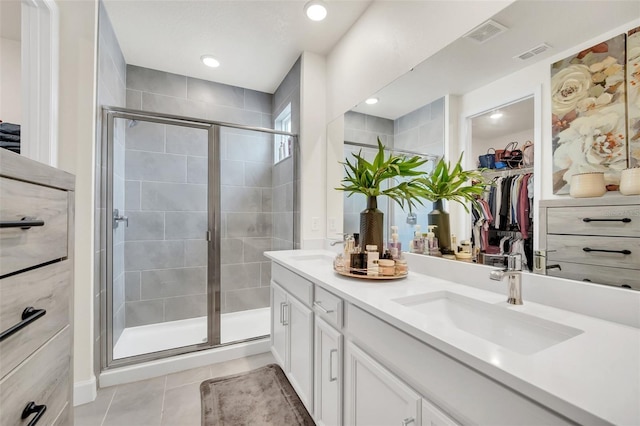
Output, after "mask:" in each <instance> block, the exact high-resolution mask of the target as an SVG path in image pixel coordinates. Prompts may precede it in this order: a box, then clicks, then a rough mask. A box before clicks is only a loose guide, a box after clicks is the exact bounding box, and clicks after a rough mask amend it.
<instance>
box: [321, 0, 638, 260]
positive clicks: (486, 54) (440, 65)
mask: <svg viewBox="0 0 640 426" xmlns="http://www.w3.org/2000/svg"><path fill="white" fill-rule="evenodd" d="M613 3H615V4H613V5H612V2H606V1H582V2H553V3H551V2H532V1H516V2H513V3H511V4H510V5H509V6H507V7H506V8H505V9H503V10H502V11H500V12H499V13H497V14H496V15H495V16H494V17H492V20H493V21H495V22H497V23H499V24H501V25H503V26H505V27H507V30H506V31H505V32H504V33H501V34H498V35H497V36H495V37H493V38H491V39H490V40H488V41H486V42H484V43H476V42H474V41H471V40H469V39H467V38H464V37H462V38H460V39H458V40H456V41H455V42H453V43H451V44H450V45H449V46H447V47H445V48H444V49H442V50H441V51H439V52H438V53H436V54H434V55H433V56H431V57H429V58H427V59H426V60H425V61H424V62H422V63H421V64H419V65H417V66H416V67H414V68H413V69H412V70H411V71H410V72H408V73H407V74H405V75H403V76H402V77H400V78H399V79H397V80H395V81H393V82H391V83H390V84H388V85H387V86H385V87H382V88H380V90H378V91H376V92H375V93H372V94H371V95H370V97H371V98H377V99H378V103H376V104H373V105H371V104H367V103H366V102H365V100H364V99H363V100H362V102H360V103H358V104H357V105H355V106H354V107H353V108H352V109H351V110H350V111H347V112H345V114H344V115H342V116H340V117H337V118H335V119H334V120H333V121H331V122H330V123H329V125H328V131H327V135H328V138H327V140H328V143H327V194H326V196H327V215H326V216H327V238H328V239H330V240H335V239H339V238H341V237H340V235H339V234H340V233H343V232H353V229H352V228H353V227H354V225H353V220H354V219H353V216H354V214H355V213H357V211H358V210H357V208H358V207H357V204H355V203H354V202H352V201H351V200H345V198H344V194H343V193H342V192H340V191H336V190H335V188H336V187H338V186H339V185H340V180H341V178H342V177H343V173H344V172H343V168H342V165H341V164H340V162H342V161H344V159H345V157H347V156H348V155H349V152H350V150H351V149H353V148H355V149H360V148H362V147H361V146H360V145H358V144H375V138H376V137H377V136H380V137H381V139H382V140H383V142H384V141H385V140H386V141H387V143H388V145H389V147H390V148H392V149H394V150H397V151H402V150H404V149H406V150H408V151H411V152H417V153H420V154H425V155H434V156H443V155H444V157H445V158H448V159H450V160H451V159H453V160H454V161H455V159H456V158H457V156H458V155H459V153H460V151H465V159H466V160H465V164H466V166H467V168H475V167H477V161H478V156H479V155H481V154H484V153H486V152H487V149H488V148H495V149H504V147H505V146H506V145H507V143H508V142H511V141H512V140H513V141H517V142H518V145H519V148H522V146H523V145H524V144H525V143H526V142H527V141H528V140H531V141H532V142H533V143H534V144H538V145H536V147H535V157H536V158H535V161H534V167H535V172H537V173H538V175H539V176H540V178H539V179H534V182H535V185H536V188H535V191H534V192H535V195H536V197H535V198H534V200H533V203H532V206H531V209H532V213H531V215H532V216H533V217H536V216H537V213H538V206H537V198H541V197H540V195H541V191H542V190H541V187H544V185H546V184H547V183H548V182H546V181H545V179H546V178H545V176H542V175H543V174H544V173H541V171H542V172H544V171H545V170H546V169H547V168H546V166H545V165H544V164H543V163H544V161H545V160H546V161H547V162H548V161H551V160H550V158H551V154H550V152H544V151H545V149H544V148H545V147H541V146H540V144H541V143H543V142H544V141H545V140H547V139H549V138H548V137H544V132H545V131H546V127H545V126H543V123H545V122H544V117H545V115H544V114H546V112H547V111H548V107H547V106H544V103H545V102H547V103H548V97H547V96H546V95H545V94H544V90H546V88H545V85H546V84H548V79H549V65H550V63H551V62H552V59H553V58H554V55H556V56H557V55H559V54H561V53H562V52H565V51H568V50H571V49H578V50H580V49H579V48H578V47H577V46H581V45H583V44H584V43H586V42H588V41H589V40H591V39H594V38H597V37H600V36H602V35H603V34H606V33H607V32H611V31H613V30H615V29H616V28H618V27H622V26H625V25H627V24H628V23H629V21H630V19H633V18H632V17H633V16H636V14H637V13H636V12H637V5H635V6H634V5H632V4H630V3H629V2H624V1H616V2H613ZM576 12H579V13H580V16H581V17H583V18H581V20H579V22H577V21H576V20H567V16H573V15H574V14H575V13H576ZM634 13H635V14H634ZM541 22H544V23H545V24H544V25H541V24H540V23H541ZM543 43H545V44H546V46H547V48H546V50H545V49H540V50H541V52H536V54H525V53H526V52H529V53H531V51H532V50H535V49H534V48H535V47H537V46H540V45H541V44H543ZM587 47H588V46H587ZM520 57H524V58H527V59H521V58H520ZM525 68H526V70H525ZM511 76H515V77H513V78H512V77H511ZM511 80H513V81H515V83H516V87H511V86H509V85H508V84H503V85H499V84H497V83H496V82H498V81H507V82H511ZM487 88H491V90H488V89H487ZM497 109H500V110H501V111H500V112H502V114H503V117H504V119H503V120H502V121H501V123H502V127H501V128H499V127H500V126H497V125H496V124H497V122H494V123H489V122H487V121H486V120H491V119H490V118H487V116H491V115H493V114H494V113H495V112H496V111H495V110H497ZM426 110H428V111H429V114H430V115H429V116H428V117H429V120H431V121H429V122H421V123H420V122H419V119H420V118H421V117H422V118H424V117H426V116H427V115H426V113H425V111H426ZM420 111H422V112H420ZM434 111H437V113H434ZM436 118H437V119H436ZM507 118H510V119H509V120H507ZM483 122H484V124H483ZM412 126H416V127H417V130H414V131H413V137H415V139H414V140H413V141H412V142H410V144H409V145H403V143H404V141H403V140H402V138H401V137H399V132H400V131H401V130H402V129H403V128H410V127H412ZM438 126H442V127H438ZM391 129H392V130H391ZM385 138H386V139H385ZM540 148H542V149H540ZM549 149H550V148H549ZM541 151H542V153H541ZM454 157H455V158H454ZM526 171H527V172H529V171H533V169H530V170H526ZM535 172H534V174H535ZM501 173H504V174H506V175H508V174H509V173H511V174H515V173H518V172H494V175H493V176H491V178H493V177H495V176H499V175H500V174H501ZM547 186H548V185H547ZM427 209H428V207H427ZM449 211H450V212H451V219H452V223H451V227H452V232H454V233H456V234H457V236H458V237H459V239H462V238H465V239H466V238H468V237H471V235H472V232H473V229H472V217H471V216H470V215H468V214H466V213H465V212H464V210H463V209H462V208H460V209H456V208H455V205H451V206H450V207H449ZM393 213H394V212H391V213H390V214H389V217H390V220H389V222H388V225H391V224H393V223H391V222H395V224H396V225H401V224H403V225H408V224H407V220H406V219H407V216H406V214H405V213H404V212H402V214H399V213H400V212H397V213H396V214H395V216H394V214H393ZM403 215H404V217H403ZM349 216H350V217H349ZM418 223H419V224H420V225H421V229H422V230H424V228H425V225H426V219H423V218H421V217H420V215H418ZM409 226H410V225H409ZM405 231H408V232H405V235H404V236H403V238H404V239H405V240H406V239H407V238H410V235H411V232H410V230H409V228H405ZM507 231H509V232H512V230H511V229H509V230H507V229H505V230H504V232H505V233H506V232H507ZM387 232H388V229H387ZM515 232H517V231H514V234H515ZM537 232H538V231H537V229H535V227H534V230H533V232H531V231H530V230H529V229H528V230H527V234H528V235H527V236H528V238H529V239H530V241H533V242H534V244H533V249H534V250H535V249H536V247H537V246H536V241H537V240H538V239H539V235H537ZM506 236H507V235H501V238H502V237H506ZM403 249H405V250H406V246H405V241H403ZM527 251H530V249H527Z"/></svg>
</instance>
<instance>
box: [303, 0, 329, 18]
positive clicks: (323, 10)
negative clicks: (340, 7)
mask: <svg viewBox="0 0 640 426" xmlns="http://www.w3.org/2000/svg"><path fill="white" fill-rule="evenodd" d="M304 13H305V14H306V15H307V17H308V18H309V19H311V20H312V21H322V20H323V19H324V18H326V17H327V6H326V5H325V4H324V2H323V1H321V0H312V1H310V2H309V3H307V4H305V5H304Z"/></svg>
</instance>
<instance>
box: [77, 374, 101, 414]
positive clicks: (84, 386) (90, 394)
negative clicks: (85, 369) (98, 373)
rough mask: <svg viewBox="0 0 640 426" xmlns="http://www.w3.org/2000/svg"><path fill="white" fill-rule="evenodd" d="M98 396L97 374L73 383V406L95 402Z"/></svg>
mask: <svg viewBox="0 0 640 426" xmlns="http://www.w3.org/2000/svg"><path fill="white" fill-rule="evenodd" d="M96 396H98V390H97V387H96V378H95V376H93V377H91V379H89V380H84V381H82V382H75V383H74V384H73V406H74V407H76V406H78V405H82V404H87V403H89V402H93V401H94V400H95V399H96Z"/></svg>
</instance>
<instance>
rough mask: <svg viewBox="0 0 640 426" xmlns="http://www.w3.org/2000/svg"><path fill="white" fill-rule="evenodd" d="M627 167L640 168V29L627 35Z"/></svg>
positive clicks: (637, 28) (635, 29)
mask: <svg viewBox="0 0 640 426" xmlns="http://www.w3.org/2000/svg"><path fill="white" fill-rule="evenodd" d="M627 100H628V107H629V109H628V112H627V114H628V116H629V167H640V27H636V28H634V29H632V30H631V31H629V33H628V35H627Z"/></svg>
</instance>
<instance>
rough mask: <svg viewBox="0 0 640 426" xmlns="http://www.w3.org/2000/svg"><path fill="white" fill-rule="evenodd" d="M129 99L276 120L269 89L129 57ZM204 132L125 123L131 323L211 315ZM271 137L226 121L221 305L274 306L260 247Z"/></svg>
mask: <svg viewBox="0 0 640 426" xmlns="http://www.w3.org/2000/svg"><path fill="white" fill-rule="evenodd" d="M126 100H127V107H128V108H133V109H142V110H145V111H151V112H160V113H167V114H174V115H181V116H191V117H196V118H205V119H210V120H215V121H222V122H232V123H237V124H245V125H250V126H261V127H269V128H270V127H272V126H273V124H272V114H271V112H272V111H271V110H272V95H270V94H267V93H262V92H256V91H252V90H248V89H243V88H239V87H233V86H228V85H223V84H218V83H213V82H210V81H204V80H198V79H194V78H190V77H186V76H180V75H176V74H170V73H165V72H162V71H157V70H151V69H146V68H142V67H137V66H131V65H128V66H127V91H126ZM203 133H204V131H202V130H197V129H191V128H186V127H180V126H163V125H158V124H154V123H146V122H142V121H141V122H139V123H138V124H137V125H136V126H134V127H131V128H128V129H127V138H126V160H125V163H126V170H125V175H126V179H125V188H126V199H125V205H126V211H127V214H128V215H129V218H130V224H131V225H130V227H129V230H128V231H127V234H126V238H125V243H124V244H125V254H126V256H125V269H126V272H125V290H126V291H125V300H126V301H125V305H126V313H127V315H128V316H127V327H129V326H136V325H144V324H152V323H156V322H163V321H172V320H177V319H186V318H192V317H198V316H204V315H206V307H207V305H206V291H207V290H206V266H207V252H206V250H207V243H206V241H205V240H204V235H205V232H206V230H207V213H206V212H207V186H206V183H207V138H206V133H204V136H203ZM272 145H273V137H272V136H271V135H268V134H261V133H257V132H248V131H242V130H235V129H229V128H223V129H221V147H220V151H221V171H220V177H221V184H222V187H221V210H222V211H221V225H222V226H221V234H222V241H221V253H220V255H221V261H222V267H221V278H222V289H221V290H222V298H221V309H222V312H223V313H225V312H234V311H237V310H245V309H253V308H261V307H266V306H268V305H269V296H268V295H269V292H268V283H269V278H268V273H269V268H268V267H267V266H268V265H269V262H268V261H267V259H264V258H263V257H262V252H263V251H264V250H270V249H271V248H272V247H273V240H272V239H273V216H274V214H273V212H272V210H271V207H272V203H271V199H272V174H273V146H272ZM135 222H138V226H137V228H136V227H135V226H134V223H135ZM134 228H136V229H135V230H134Z"/></svg>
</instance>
